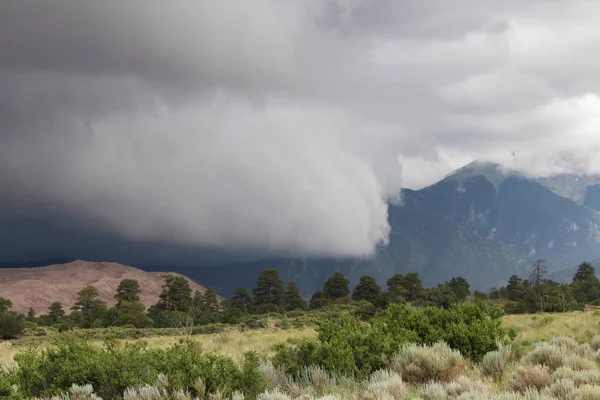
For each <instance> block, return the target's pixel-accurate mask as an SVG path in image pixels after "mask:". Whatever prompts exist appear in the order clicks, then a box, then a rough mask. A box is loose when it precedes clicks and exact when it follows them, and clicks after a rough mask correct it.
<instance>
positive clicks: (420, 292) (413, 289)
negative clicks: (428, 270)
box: [400, 272, 425, 304]
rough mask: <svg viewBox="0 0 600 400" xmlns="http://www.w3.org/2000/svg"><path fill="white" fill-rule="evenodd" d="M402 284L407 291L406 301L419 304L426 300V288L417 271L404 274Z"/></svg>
mask: <svg viewBox="0 0 600 400" xmlns="http://www.w3.org/2000/svg"><path fill="white" fill-rule="evenodd" d="M400 285H401V286H402V288H404V289H405V291H406V296H405V297H406V301H409V302H412V303H416V304H419V303H420V302H422V301H424V300H425V289H424V288H423V284H422V283H421V279H420V278H419V274H418V273H417V272H410V273H408V274H406V275H404V277H403V279H402V283H401V284H400Z"/></svg>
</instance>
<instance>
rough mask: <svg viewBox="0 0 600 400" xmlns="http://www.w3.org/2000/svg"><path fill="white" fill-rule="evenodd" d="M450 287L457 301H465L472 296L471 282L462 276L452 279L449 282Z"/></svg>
mask: <svg viewBox="0 0 600 400" xmlns="http://www.w3.org/2000/svg"><path fill="white" fill-rule="evenodd" d="M448 287H449V288H450V290H452V292H454V295H455V296H456V300H458V301H463V300H465V299H466V298H467V296H469V295H470V294H471V290H470V288H469V282H467V280H466V279H465V278H463V277H461V276H459V277H455V278H452V279H450V281H449V282H448Z"/></svg>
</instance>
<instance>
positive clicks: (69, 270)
mask: <svg viewBox="0 0 600 400" xmlns="http://www.w3.org/2000/svg"><path fill="white" fill-rule="evenodd" d="M163 274H164V272H146V271H142V270H141V269H138V268H134V267H128V266H126V265H121V264H117V263H111V262H88V261H81V260H77V261H74V262H71V263H68V264H56V265H49V266H47V267H37V268H4V269H0V297H5V298H7V299H10V300H11V301H12V302H13V310H14V311H18V312H22V313H25V312H27V310H28V309H29V307H33V308H34V309H35V311H36V312H37V313H38V314H41V313H45V312H46V311H47V309H48V306H49V305H50V304H51V303H52V302H53V301H55V300H58V301H60V302H61V303H62V304H63V307H64V308H65V310H69V308H70V307H71V306H72V305H73V304H74V303H75V301H76V299H77V292H79V290H80V289H81V288H82V287H84V286H86V285H94V286H96V287H97V288H98V291H99V292H100V296H101V298H102V300H104V301H106V302H107V303H108V304H109V305H112V304H114V303H115V301H114V299H113V296H114V294H115V290H116V288H117V286H118V285H119V282H120V281H121V280H123V279H128V278H130V279H137V280H138V282H139V283H140V288H141V290H142V293H141V295H140V297H141V301H142V303H144V305H145V306H146V307H149V306H150V305H152V304H155V303H156V302H157V301H158V296H159V294H160V292H161V285H162V284H163V278H162V275H163ZM172 274H173V275H181V274H176V273H172ZM187 279H188V280H189V281H190V285H191V287H192V293H194V292H195V291H196V290H200V292H202V293H203V292H204V290H205V288H204V287H203V286H200V285H199V284H197V283H196V282H194V281H192V280H191V279H189V278H187ZM67 312H68V311H67Z"/></svg>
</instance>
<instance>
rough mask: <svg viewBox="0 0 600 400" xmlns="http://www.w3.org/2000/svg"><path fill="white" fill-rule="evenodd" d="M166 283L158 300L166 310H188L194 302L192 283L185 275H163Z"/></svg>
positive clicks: (161, 307)
mask: <svg viewBox="0 0 600 400" xmlns="http://www.w3.org/2000/svg"><path fill="white" fill-rule="evenodd" d="M163 278H164V280H165V283H164V284H163V285H162V292H161V294H160V300H159V302H158V304H159V308H160V309H162V310H165V311H184V312H185V311H187V310H188V308H189V307H190V305H191V302H192V289H191V288H190V283H189V282H188V280H187V279H185V278H184V277H183V276H175V275H170V274H168V275H163Z"/></svg>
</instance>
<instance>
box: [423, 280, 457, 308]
mask: <svg viewBox="0 0 600 400" xmlns="http://www.w3.org/2000/svg"><path fill="white" fill-rule="evenodd" d="M428 292H429V301H431V302H432V303H434V304H435V305H436V306H438V307H442V308H444V309H449V308H450V306H451V305H452V304H454V303H456V294H455V293H454V291H453V290H452V288H450V285H449V284H448V282H446V283H444V284H439V285H438V286H437V287H436V288H431V289H428Z"/></svg>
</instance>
